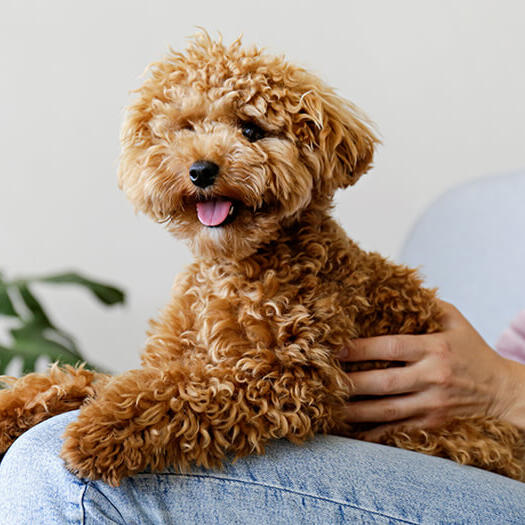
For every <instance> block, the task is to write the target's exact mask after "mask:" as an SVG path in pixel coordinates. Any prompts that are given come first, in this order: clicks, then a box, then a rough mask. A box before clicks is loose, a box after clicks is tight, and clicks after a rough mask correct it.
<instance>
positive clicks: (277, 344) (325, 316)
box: [186, 267, 352, 350]
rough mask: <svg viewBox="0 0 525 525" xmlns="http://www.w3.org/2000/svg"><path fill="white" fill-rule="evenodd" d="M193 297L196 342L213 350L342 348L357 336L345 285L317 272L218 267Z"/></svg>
mask: <svg viewBox="0 0 525 525" xmlns="http://www.w3.org/2000/svg"><path fill="white" fill-rule="evenodd" d="M190 293H191V296H192V297H191V311H192V314H193V330H194V335H195V339H196V343H197V345H198V346H201V347H204V348H207V349H208V350H210V349H213V348H221V347H223V346H228V347H230V348H231V347H232V346H236V347H238V348H239V349H240V350H241V349H242V348H246V346H249V347H258V348H275V349H279V348H283V347H287V346H289V345H296V346H300V347H302V348H305V349H306V348H309V347H312V346H319V345H322V346H329V347H337V346H338V345H340V344H341V342H342V341H343V340H344V339H346V338H348V337H349V336H351V335H352V334H351V332H352V323H351V320H350V319H349V318H348V316H347V315H346V313H345V311H344V306H343V304H342V301H341V300H340V296H341V290H340V287H339V286H338V284H337V283H336V282H334V281H329V280H326V279H323V278H322V277H320V276H319V275H314V274H312V273H302V274H301V275H297V276H290V275H287V274H285V273H279V271H275V270H273V269H272V270H268V271H265V272H262V273H261V274H260V275H258V276H257V277H256V278H248V277H247V276H246V275H241V274H235V273H232V272H225V271H221V269H220V268H217V267H215V268H210V269H209V271H208V272H206V273H203V274H202V275H201V278H200V279H199V286H198V287H194V289H193V290H191V291H190ZM186 297H188V296H187V295H186Z"/></svg>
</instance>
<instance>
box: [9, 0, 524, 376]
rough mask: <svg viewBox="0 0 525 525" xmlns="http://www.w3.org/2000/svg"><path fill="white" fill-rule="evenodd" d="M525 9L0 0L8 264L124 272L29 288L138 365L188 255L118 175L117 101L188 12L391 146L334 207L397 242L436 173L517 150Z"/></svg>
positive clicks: (456, 174) (112, 357)
mask: <svg viewBox="0 0 525 525" xmlns="http://www.w3.org/2000/svg"><path fill="white" fill-rule="evenodd" d="M524 20H525V2H522V1H520V0H516V1H510V0H509V1H507V0H501V1H495V0H494V1H482V0H461V1H457V0H439V1H438V0H435V1H428V0H427V1H425V0H423V1H422V0H396V1H392V0H381V1H364V0H362V1H333V0H332V1H330V0H323V1H311V0H300V1H297V0H296V1H289V0H287V1H284V0H266V1H261V2H253V1H252V2H249V1H246V0H244V1H238V0H235V1H229V2H228V1H222V2H218V1H215V0H213V1H204V0H200V1H197V2H177V1H175V0H171V1H167V0H166V1H164V0H157V1H155V0H150V1H130V0H112V1H106V0H91V1H90V2H78V1H71V0H47V1H41V2H39V1H36V0H33V1H29V0H24V1H23V2H21V1H19V0H10V1H6V0H3V2H2V4H0V50H1V51H0V75H1V82H0V159H1V160H0V162H1V169H0V182H1V184H0V268H1V269H3V270H4V271H6V272H7V273H8V274H9V275H15V274H16V275H18V274H28V273H42V272H47V271H55V270H58V269H65V268H77V269H81V270H83V271H85V272H87V273H88V274H90V275H93V276H98V277H103V278H105V279H107V280H109V281H112V282H116V283H119V284H121V285H122V286H124V287H125V288H126V289H127V290H128V292H129V302H128V304H127V306H126V307H125V308H122V309H119V310H115V311H105V310H101V309H100V308H98V307H96V306H95V305H94V303H93V302H92V301H91V300H90V299H88V298H87V296H84V295H82V294H79V293H75V292H70V291H67V290H64V291H59V292H57V291H53V290H51V289H49V288H45V289H44V288H41V289H40V290H39V291H40V292H42V293H44V294H47V295H48V304H49V306H50V308H51V309H52V310H53V311H54V312H55V317H56V318H57V320H58V322H62V324H64V325H65V326H66V327H69V328H70V329H71V330H72V331H73V332H75V333H77V334H79V336H80V340H81V343H82V344H83V347H84V348H85V349H86V353H87V355H88V356H89V357H90V358H91V359H93V360H97V361H98V362H100V363H103V364H104V365H106V366H108V367H111V368H112V369H114V370H116V371H119V370H124V369H126V368H129V367H133V366H136V365H137V363H138V352H139V350H140V347H141V345H142V342H143V340H144V331H145V329H146V321H147V319H148V318H149V317H151V316H154V315H155V314H156V312H157V310H158V308H159V307H161V306H162V305H163V304H164V303H165V301H166V300H167V298H168V295H169V288H170V285H171V281H172V278H173V276H174V274H175V273H176V272H178V271H179V270H180V269H181V268H182V267H183V265H184V264H186V263H187V262H189V260H190V255H189V253H188V252H187V250H186V248H185V247H184V246H183V245H182V244H180V243H179V242H178V241H175V240H172V239H170V238H169V237H168V235H167V234H165V233H164V232H163V231H162V229H161V227H160V226H158V225H155V224H152V223H150V222H149V221H148V220H146V219H145V218H143V217H135V216H134V215H133V212H132V209H131V206H130V205H128V203H127V202H126V201H125V199H124V198H123V196H122V195H120V194H119V192H118V190H117V188H116V182H115V171H116V165H117V157H118V133H119V125H120V120H121V111H122V108H123V107H124V106H125V104H126V101H127V100H128V98H127V93H128V91H129V90H130V89H132V88H134V87H136V86H137V85H138V83H139V79H138V77H139V75H140V74H141V73H142V71H143V69H144V66H145V65H146V64H147V63H148V62H150V61H152V60H155V59H157V58H159V57H161V56H162V55H163V53H164V52H165V50H166V49H167V47H168V46H169V45H171V46H173V47H174V48H176V49H180V48H183V47H184V45H185V37H186V36H188V35H190V34H192V33H193V31H194V28H195V26H203V27H205V28H207V29H208V30H209V31H210V32H214V31H216V30H220V31H221V32H222V33H223V34H224V37H225V40H226V41H230V40H232V39H233V38H235V37H237V36H238V35H239V34H240V33H243V34H244V36H245V41H246V42H248V43H252V42H255V43H258V44H261V45H264V46H266V47H267V48H268V49H270V50H272V51H276V52H285V53H286V55H287V56H288V57H289V58H290V59H292V60H294V61H297V62H299V63H301V64H303V65H306V66H307V67H309V68H311V69H312V70H314V71H317V72H318V73H319V74H320V75H321V76H323V77H324V78H325V79H326V80H327V81H328V82H329V83H331V84H332V85H334V86H337V87H338V89H339V91H340V93H342V94H343V95H345V96H346V97H348V98H350V99H351V100H353V101H354V102H356V103H357V104H358V105H360V106H361V107H362V108H364V109H365V110H366V111H367V112H368V114H369V115H370V116H371V117H372V118H373V120H374V121H375V122H376V123H377V125H378V127H379V129H380V131H381V133H382V137H383V141H384V146H383V147H382V148H381V149H380V150H379V152H378V155H377V160H376V163H375V166H376V167H375V169H374V170H373V171H372V172H371V173H369V174H368V175H367V176H366V177H365V178H364V179H363V180H362V181H361V182H360V183H359V185H358V186H357V187H355V188H353V189H351V190H349V191H347V192H346V193H344V194H343V193H341V194H340V195H339V197H338V207H337V215H338V217H339V219H340V220H341V222H342V223H343V224H344V225H345V227H346V228H347V230H348V232H349V233H350V234H351V235H352V236H353V237H354V238H356V239H358V240H360V241H361V243H362V245H363V246H365V247H366V248H371V249H376V250H379V251H381V252H383V253H385V254H390V255H392V256H395V255H396V253H397V252H398V250H399V249H400V246H401V244H402V242H403V239H404V237H405V235H406V234H407V231H408V229H409V227H410V225H411V223H412V222H413V221H414V220H415V219H416V218H417V216H418V214H419V213H420V212H421V211H422V210H423V209H424V208H425V206H427V205H428V204H429V203H430V202H431V201H432V200H433V199H434V198H435V197H436V196H437V195H439V194H441V193H442V192H443V191H444V190H446V189H448V188H450V187H452V186H454V185H456V184H458V183H461V182H463V181H465V180H468V179H472V178H475V177H479V176H482V175H484V174H491V173H501V172H506V171H509V170H515V169H518V168H521V167H524V166H525V149H524V143H525V140H524V139H525V102H524V100H523V98H524V93H525V67H524V62H525V31H524V29H523V21H524Z"/></svg>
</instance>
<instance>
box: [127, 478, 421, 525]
mask: <svg viewBox="0 0 525 525" xmlns="http://www.w3.org/2000/svg"><path fill="white" fill-rule="evenodd" d="M162 475H163V476H164V475H168V476H176V477H180V478H183V477H184V478H201V479H210V480H220V481H226V482H227V481H230V482H233V483H241V484H244V485H255V486H259V487H264V488H269V489H274V490H280V491H282V492H289V493H291V494H296V495H298V496H306V497H309V498H313V499H317V500H319V501H326V502H328V503H335V504H336V505H342V506H345V507H350V508H353V509H357V510H361V511H364V512H369V513H370V514H375V515H377V516H382V517H384V518H388V519H392V520H396V521H398V522H399V523H406V524H408V525H418V523H417V522H414V521H409V520H406V519H403V518H399V517H397V516H391V515H389V514H384V513H382V512H379V511H377V510H372V509H367V508H365V507H360V506H358V505H352V504H351V503H348V502H346V501H338V500H335V499H330V498H324V497H322V496H317V495H315V494H309V493H308V492H300V491H298V490H292V489H289V488H286V487H279V486H278V485H270V484H269V483H260V482H257V481H249V480H245V479H234V478H222V477H221V476H209V475H202V474H179V473H176V472H163V473H162ZM137 477H138V476H137ZM140 477H142V476H140ZM144 477H146V476H144ZM147 477H149V476H147Z"/></svg>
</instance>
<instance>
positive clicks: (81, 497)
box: [80, 483, 87, 525]
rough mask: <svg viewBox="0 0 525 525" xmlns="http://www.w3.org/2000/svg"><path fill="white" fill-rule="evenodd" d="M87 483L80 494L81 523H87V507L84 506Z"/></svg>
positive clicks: (81, 524)
mask: <svg viewBox="0 0 525 525" xmlns="http://www.w3.org/2000/svg"><path fill="white" fill-rule="evenodd" d="M86 489H87V484H86V483H83V490H82V492H81V494H80V512H81V514H80V525H85V523H86V509H85V507H84V496H85V495H86Z"/></svg>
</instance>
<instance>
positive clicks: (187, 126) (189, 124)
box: [180, 122, 195, 131]
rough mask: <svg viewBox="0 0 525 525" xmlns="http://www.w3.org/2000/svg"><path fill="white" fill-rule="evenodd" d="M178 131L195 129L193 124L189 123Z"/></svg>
mask: <svg viewBox="0 0 525 525" xmlns="http://www.w3.org/2000/svg"><path fill="white" fill-rule="evenodd" d="M180 129H182V130H184V131H194V129H195V128H194V127H193V124H192V123H191V122H186V123H185V124H183V125H182V126H181V128H180Z"/></svg>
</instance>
